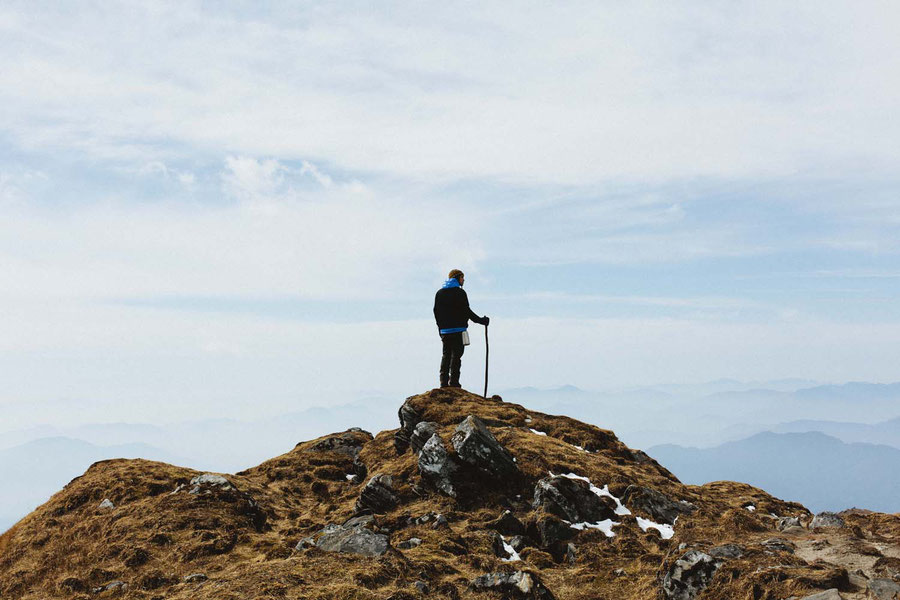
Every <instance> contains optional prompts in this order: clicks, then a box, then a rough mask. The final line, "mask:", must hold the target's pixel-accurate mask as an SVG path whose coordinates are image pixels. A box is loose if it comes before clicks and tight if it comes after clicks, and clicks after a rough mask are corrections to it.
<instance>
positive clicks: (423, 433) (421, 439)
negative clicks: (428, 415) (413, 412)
mask: <svg viewBox="0 0 900 600" xmlns="http://www.w3.org/2000/svg"><path fill="white" fill-rule="evenodd" d="M437 430H438V424H437V423H435V422H434V421H422V422H421V423H418V424H416V426H415V428H414V429H413V432H412V434H411V435H410V437H409V445H410V446H412V449H413V452H415V453H416V454H418V453H419V452H421V451H422V447H423V446H424V445H425V442H427V441H428V440H429V439H431V436H433V435H434V434H435V433H436V432H437Z"/></svg>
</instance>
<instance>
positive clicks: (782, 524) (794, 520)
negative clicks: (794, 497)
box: [775, 517, 801, 531]
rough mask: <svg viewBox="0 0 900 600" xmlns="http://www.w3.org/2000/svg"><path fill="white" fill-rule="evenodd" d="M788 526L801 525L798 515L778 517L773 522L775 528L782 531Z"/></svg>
mask: <svg viewBox="0 0 900 600" xmlns="http://www.w3.org/2000/svg"><path fill="white" fill-rule="evenodd" d="M789 527H801V525H800V518H799V517H778V521H776V523H775V529H777V530H778V531H784V530H785V529H787V528H789Z"/></svg>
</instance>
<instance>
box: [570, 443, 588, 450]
mask: <svg viewBox="0 0 900 600" xmlns="http://www.w3.org/2000/svg"><path fill="white" fill-rule="evenodd" d="M572 445H573V446H575V447H576V448H578V449H579V450H581V451H582V452H587V450H585V449H584V448H582V447H581V446H579V445H578V444H572Z"/></svg>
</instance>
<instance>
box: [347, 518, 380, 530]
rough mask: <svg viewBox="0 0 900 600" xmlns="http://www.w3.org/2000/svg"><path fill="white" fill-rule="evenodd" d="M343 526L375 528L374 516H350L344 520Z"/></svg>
mask: <svg viewBox="0 0 900 600" xmlns="http://www.w3.org/2000/svg"><path fill="white" fill-rule="evenodd" d="M344 527H369V528H370V529H375V516H374V515H359V516H356V517H350V518H349V519H347V520H346V521H344Z"/></svg>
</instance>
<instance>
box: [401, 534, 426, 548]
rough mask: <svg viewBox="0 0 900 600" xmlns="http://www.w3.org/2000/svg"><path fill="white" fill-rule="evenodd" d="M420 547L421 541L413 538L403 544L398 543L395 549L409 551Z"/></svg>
mask: <svg viewBox="0 0 900 600" xmlns="http://www.w3.org/2000/svg"><path fill="white" fill-rule="evenodd" d="M421 545H422V540H420V539H419V538H417V537H414V538H409V539H408V540H406V541H404V542H400V543H399V544H397V547H398V548H400V549H401V550H410V549H412V548H418V547H419V546H421Z"/></svg>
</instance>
